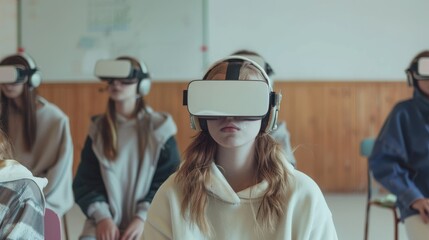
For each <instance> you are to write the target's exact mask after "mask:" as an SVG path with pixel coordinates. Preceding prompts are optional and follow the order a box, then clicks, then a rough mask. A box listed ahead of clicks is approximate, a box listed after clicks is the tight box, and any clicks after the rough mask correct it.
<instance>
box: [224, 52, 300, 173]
mask: <svg viewBox="0 0 429 240" xmlns="http://www.w3.org/2000/svg"><path fill="white" fill-rule="evenodd" d="M232 55H238V56H243V57H247V58H249V59H251V60H253V61H255V62H256V63H257V64H259V65H260V66H261V67H262V68H263V69H264V70H265V72H266V73H267V75H268V77H269V81H270V84H271V87H272V88H273V89H274V90H275V88H274V80H273V79H272V75H273V74H274V71H273V69H272V68H271V65H270V64H268V62H266V61H265V59H264V58H262V56H261V55H259V54H258V53H256V52H253V51H249V50H240V51H236V52H234V53H233V54H232ZM270 134H271V136H272V137H273V138H274V139H275V140H276V141H277V142H278V143H280V145H281V146H282V147H283V150H284V151H285V154H286V159H287V160H288V161H289V162H290V163H292V165H293V166H296V159H295V156H294V154H293V150H292V147H291V144H290V133H289V131H288V129H287V126H286V121H281V122H278V123H277V128H276V129H274V130H273V131H271V132H270Z"/></svg>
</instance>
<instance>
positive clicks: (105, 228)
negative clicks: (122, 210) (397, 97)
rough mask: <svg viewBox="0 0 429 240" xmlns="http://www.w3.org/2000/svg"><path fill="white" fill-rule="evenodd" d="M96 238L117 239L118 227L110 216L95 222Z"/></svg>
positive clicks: (101, 239)
mask: <svg viewBox="0 0 429 240" xmlns="http://www.w3.org/2000/svg"><path fill="white" fill-rule="evenodd" d="M96 231H97V233H96V234H97V240H118V239H119V229H118V226H116V224H115V223H114V222H113V220H112V219H111V218H106V219H103V220H101V221H100V222H98V223H97V229H96Z"/></svg>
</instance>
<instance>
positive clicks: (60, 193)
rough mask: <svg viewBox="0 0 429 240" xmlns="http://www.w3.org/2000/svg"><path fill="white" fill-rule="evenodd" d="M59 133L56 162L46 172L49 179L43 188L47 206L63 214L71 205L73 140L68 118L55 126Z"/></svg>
mask: <svg viewBox="0 0 429 240" xmlns="http://www.w3.org/2000/svg"><path fill="white" fill-rule="evenodd" d="M56 128H57V129H58V133H59V142H58V143H57V145H56V146H55V147H56V148H57V155H56V159H57V160H56V162H55V164H54V165H53V166H52V167H50V168H49V169H48V171H47V173H46V178H47V179H48V180H49V182H48V185H47V186H46V187H45V188H44V190H43V192H44V193H45V197H46V202H47V206H48V207H49V208H52V209H53V210H54V211H55V212H56V213H57V214H58V215H60V216H62V215H64V214H65V213H66V212H67V211H68V210H70V208H71V207H72V206H73V191H72V189H71V185H72V181H73V173H72V165H73V142H72V138H71V133H70V126H69V120H68V118H62V119H61V121H59V122H58V126H57V127H56Z"/></svg>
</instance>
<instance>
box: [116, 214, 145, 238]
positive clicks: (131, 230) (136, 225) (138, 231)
mask: <svg viewBox="0 0 429 240" xmlns="http://www.w3.org/2000/svg"><path fill="white" fill-rule="evenodd" d="M143 227H144V222H143V220H141V219H140V218H138V217H135V218H134V219H133V221H132V222H131V223H130V225H128V227H127V229H126V230H125V232H124V234H122V237H121V240H139V239H140V238H141V236H142V233H143Z"/></svg>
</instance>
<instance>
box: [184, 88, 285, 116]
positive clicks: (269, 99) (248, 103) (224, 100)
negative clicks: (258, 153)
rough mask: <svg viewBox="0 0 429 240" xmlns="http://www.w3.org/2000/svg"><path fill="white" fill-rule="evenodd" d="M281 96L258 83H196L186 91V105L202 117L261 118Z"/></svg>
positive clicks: (195, 114)
mask: <svg viewBox="0 0 429 240" xmlns="http://www.w3.org/2000/svg"><path fill="white" fill-rule="evenodd" d="M280 98H281V95H279V94H275V93H274V92H271V90H270V86H269V85H268V84H267V83H266V82H265V81H259V80H253V81H252V80H248V81H243V80H195V81H191V82H190V83H189V85H188V89H187V90H184V92H183V105H187V107H188V111H189V113H190V114H191V115H193V116H197V117H199V118H206V119H210V118H218V117H242V118H246V119H262V118H263V117H264V116H266V115H267V114H268V112H269V111H270V108H271V106H274V105H275V104H278V103H279V102H280Z"/></svg>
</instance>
